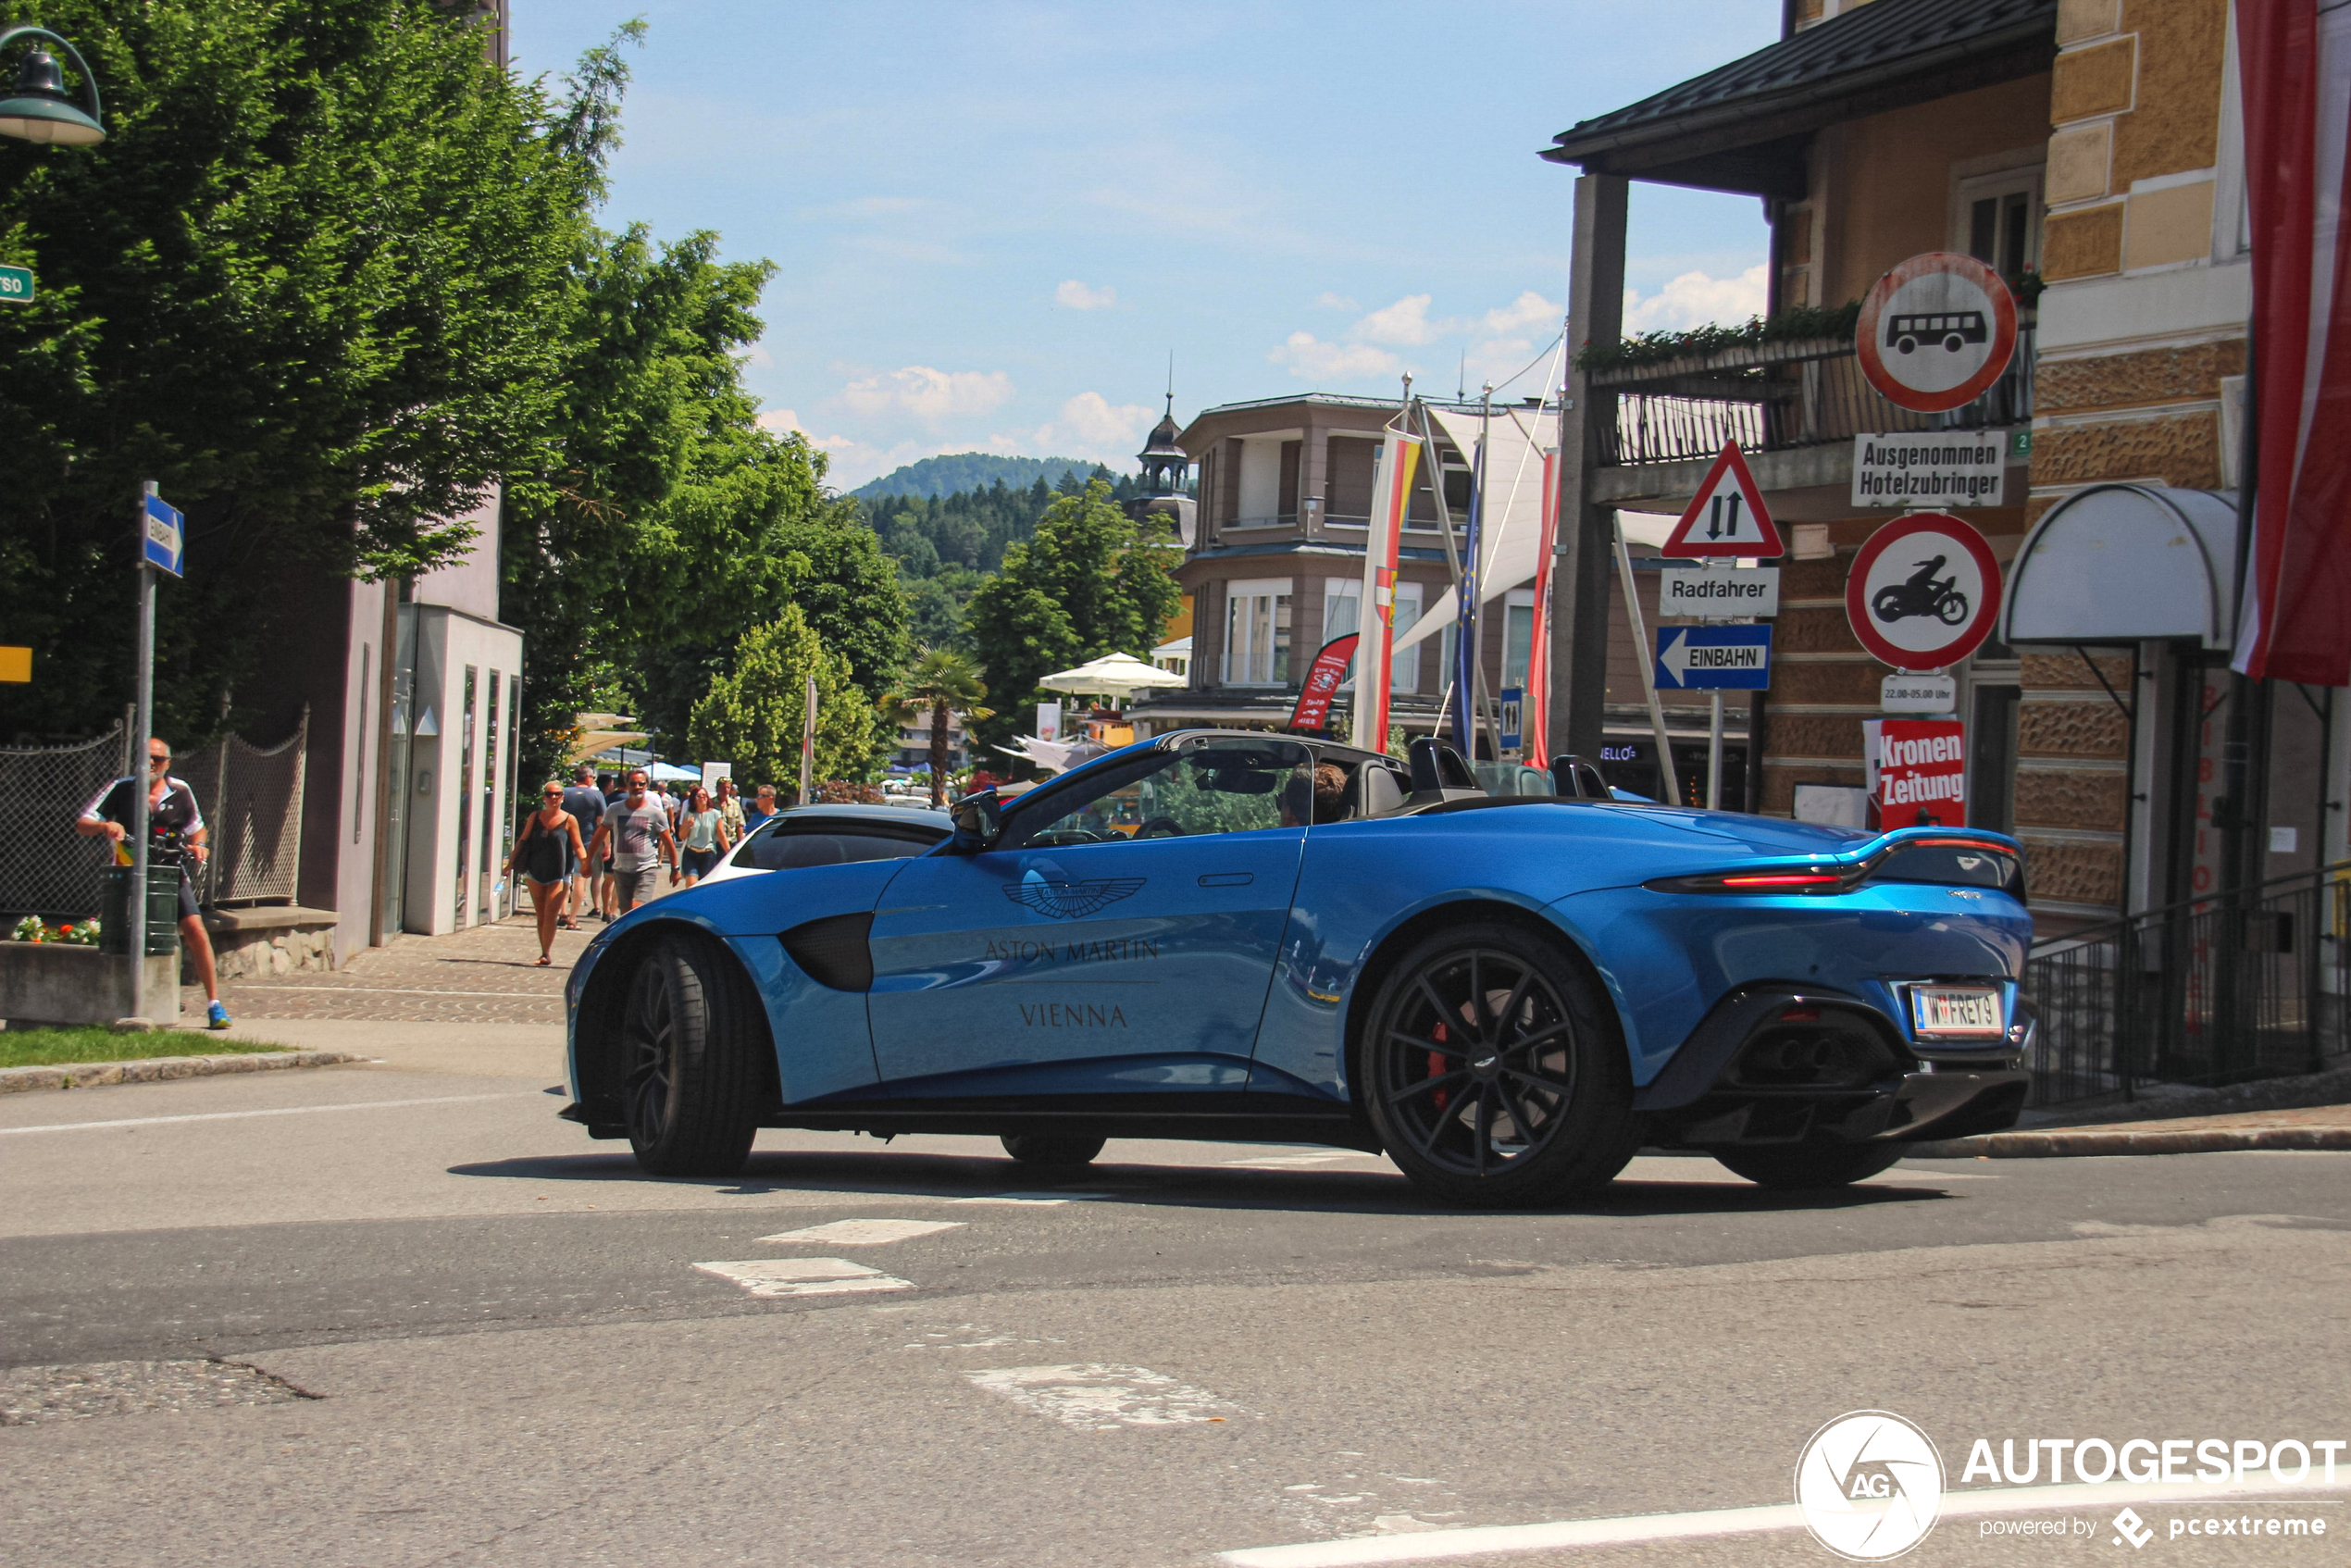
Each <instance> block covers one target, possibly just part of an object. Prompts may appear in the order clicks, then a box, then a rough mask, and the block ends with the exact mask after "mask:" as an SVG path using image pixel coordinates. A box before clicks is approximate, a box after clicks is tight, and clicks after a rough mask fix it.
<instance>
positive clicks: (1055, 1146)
mask: <svg viewBox="0 0 2351 1568" xmlns="http://www.w3.org/2000/svg"><path fill="white" fill-rule="evenodd" d="M1109 1141H1110V1139H1106V1138H1088V1137H1087V1136H1085V1135H1084V1134H1082V1133H1046V1132H1008V1133H1006V1134H1004V1138H1003V1143H1004V1152H1005V1153H1007V1154H1010V1155H1011V1156H1012V1157H1013V1158H1014V1159H1015V1160H1017V1161H1019V1162H1020V1163H1021V1164H1024V1165H1064V1166H1072V1167H1075V1166H1077V1165H1090V1164H1093V1163H1094V1156H1095V1155H1097V1154H1100V1153H1101V1151H1102V1145H1103V1144H1105V1143H1108V1142H1109Z"/></svg>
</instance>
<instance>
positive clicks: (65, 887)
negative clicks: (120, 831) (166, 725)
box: [0, 723, 131, 920]
mask: <svg viewBox="0 0 2351 1568" xmlns="http://www.w3.org/2000/svg"><path fill="white" fill-rule="evenodd" d="M129 733H130V726H129V725H128V724H127V723H122V724H117V725H116V726H115V727H114V728H112V729H109V730H107V731H106V733H105V734H104V735H101V736H99V737H98V738H97V739H96V740H84V741H82V742H81V743H80V744H79V745H72V746H37V747H18V746H11V747H7V748H5V749H0V799H5V800H6V801H8V802H9V803H11V805H12V806H13V807H14V810H13V812H12V814H11V815H12V816H13V819H14V820H13V824H12V826H11V827H10V829H9V830H8V831H7V832H6V833H0V913H5V914H6V915H44V916H47V917H49V918H52V919H68V920H81V919H86V918H88V917H89V916H91V915H95V914H97V913H98V874H99V872H100V871H101V870H102V869H103V868H104V867H105V866H106V864H107V862H108V861H109V860H110V859H111V858H112V856H111V855H110V854H109V852H108V851H107V847H106V840H104V839H85V838H83V837H82V836H81V834H80V833H78V832H76V831H75V830H74V819H75V817H76V816H77V815H79V814H80V812H81V808H82V806H83V805H84V804H86V803H88V802H90V801H91V800H92V799H93V798H94V797H95V796H96V795H97V793H98V791H99V790H103V789H105V788H106V785H107V784H109V783H111V782H112V781H113V780H115V779H117V778H121V777H122V776H123V775H124V774H125V773H127V772H128V771H129V770H130V766H131V756H130V753H129V751H128V749H127V741H126V737H127V736H128V735H129Z"/></svg>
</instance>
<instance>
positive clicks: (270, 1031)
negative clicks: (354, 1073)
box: [180, 915, 601, 1083]
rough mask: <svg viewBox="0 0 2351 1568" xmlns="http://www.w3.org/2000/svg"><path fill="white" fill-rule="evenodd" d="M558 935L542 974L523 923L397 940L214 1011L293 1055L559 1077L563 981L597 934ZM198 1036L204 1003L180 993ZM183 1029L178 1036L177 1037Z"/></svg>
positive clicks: (535, 938)
mask: <svg viewBox="0 0 2351 1568" xmlns="http://www.w3.org/2000/svg"><path fill="white" fill-rule="evenodd" d="M586 924H587V929H586V930H584V931H558V932H557V933H556V934H555V948H554V960H555V961H554V964H552V965H550V966H549V967H547V968H544V969H541V968H540V967H539V966H538V965H537V964H535V963H534V962H533V961H534V960H536V959H537V958H538V956H539V935H538V931H537V928H536V927H535V925H534V924H533V922H532V921H531V920H530V919H529V917H528V916H527V915H524V916H517V917H516V918H514V919H510V920H504V921H500V922H498V923H497V924H495V925H490V926H476V927H470V928H468V929H466V930H463V931H458V932H455V933H454V934H452V935H449V936H446V937H413V936H404V937H400V938H397V939H395V940H393V941H392V943H391V944H390V945H389V946H385V947H379V948H369V949H367V951H366V952H362V953H359V954H358V955H357V956H355V957H354V958H353V959H352V961H351V962H350V963H349V964H345V965H344V966H343V967H342V968H341V969H338V970H335V971H333V972H331V973H327V974H318V973H308V974H294V975H285V976H269V977H262V978H255V979H244V980H231V981H227V982H224V983H223V984H222V986H221V988H220V1000H221V1001H222V1002H224V1003H225V1004H227V1006H228V1009H229V1012H230V1016H232V1017H234V1018H235V1019H236V1021H237V1029H236V1032H237V1033H238V1034H239V1035H241V1036H243V1037H245V1038H247V1039H266V1040H271V1041H275V1042H276V1043H278V1044H280V1045H287V1046H292V1047H293V1048H294V1049H296V1050H298V1051H347V1052H353V1053H355V1055H358V1056H360V1057H363V1058H365V1059H367V1060H368V1061H371V1062H379V1063H381V1064H384V1065H385V1066H387V1067H390V1068H392V1069H393V1070H395V1071H408V1072H429V1073H456V1074H463V1075H466V1076H491V1077H536V1078H539V1079H541V1081H543V1082H548V1083H552V1082H554V1081H555V1080H556V1079H557V1078H560V1077H561V1076H563V1070H564V1033H563V1024H564V981H565V978H566V977H567V976H568V975H569V973H570V971H571V964H572V961H573V960H574V959H576V958H578V955H579V952H580V950H581V949H582V948H584V947H586V946H587V945H588V941H589V939H590V938H591V937H592V936H593V935H594V934H595V933H596V932H597V931H598V930H599V929H601V927H599V926H598V925H597V923H596V922H594V921H592V920H591V921H589V922H587V923H586ZM180 1004H181V1008H182V1013H181V1016H182V1018H184V1019H187V1020H190V1021H192V1022H193V1024H194V1026H195V1027H196V1029H197V1032H201V1029H202V1020H203V1018H204V992H203V991H202V990H201V989H198V988H195V987H186V988H183V989H182V990H181V993H180ZM183 1027H186V1026H184V1025H183Z"/></svg>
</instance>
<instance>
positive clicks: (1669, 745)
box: [1614, 517, 1682, 805]
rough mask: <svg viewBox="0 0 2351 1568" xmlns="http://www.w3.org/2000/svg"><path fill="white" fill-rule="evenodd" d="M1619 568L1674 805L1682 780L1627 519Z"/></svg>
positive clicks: (1620, 534)
mask: <svg viewBox="0 0 2351 1568" xmlns="http://www.w3.org/2000/svg"><path fill="white" fill-rule="evenodd" d="M1614 528H1615V529H1616V569H1617V573H1618V575H1619V576H1620V577H1622V578H1623V579H1624V616H1625V618H1626V619H1627V620H1628V621H1630V622H1631V623H1632V629H1633V655H1634V662H1635V663H1636V664H1638V665H1639V666H1641V695H1643V696H1644V697H1646V698H1648V704H1649V731H1650V733H1651V734H1653V735H1655V736H1656V737H1657V765H1658V768H1659V770H1660V777H1661V778H1663V779H1664V780H1665V799H1666V803H1668V804H1670V805H1679V804H1680V803H1681V800H1682V785H1681V781H1680V780H1679V779H1677V778H1674V777H1673V741H1671V740H1667V739H1666V736H1665V707H1664V704H1663V703H1660V702H1659V701H1658V700H1657V665H1656V651H1655V650H1654V649H1652V648H1651V647H1650V646H1649V638H1648V629H1647V628H1644V627H1643V626H1642V625H1641V596H1640V594H1639V593H1638V592H1636V591H1635V589H1634V586H1633V553H1632V552H1631V551H1630V550H1627V549H1626V548H1624V519H1623V517H1618V518H1616V519H1615V523H1614Z"/></svg>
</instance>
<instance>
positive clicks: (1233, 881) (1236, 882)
mask: <svg viewBox="0 0 2351 1568" xmlns="http://www.w3.org/2000/svg"><path fill="white" fill-rule="evenodd" d="M1256 880H1257V873H1256V872H1254V871H1212V872H1210V873H1209V874H1208V875H1207V876H1205V877H1201V878H1200V886H1201V887H1203V888H1246V887H1248V886H1249V885H1250V883H1251V882H1254V881H1256Z"/></svg>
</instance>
